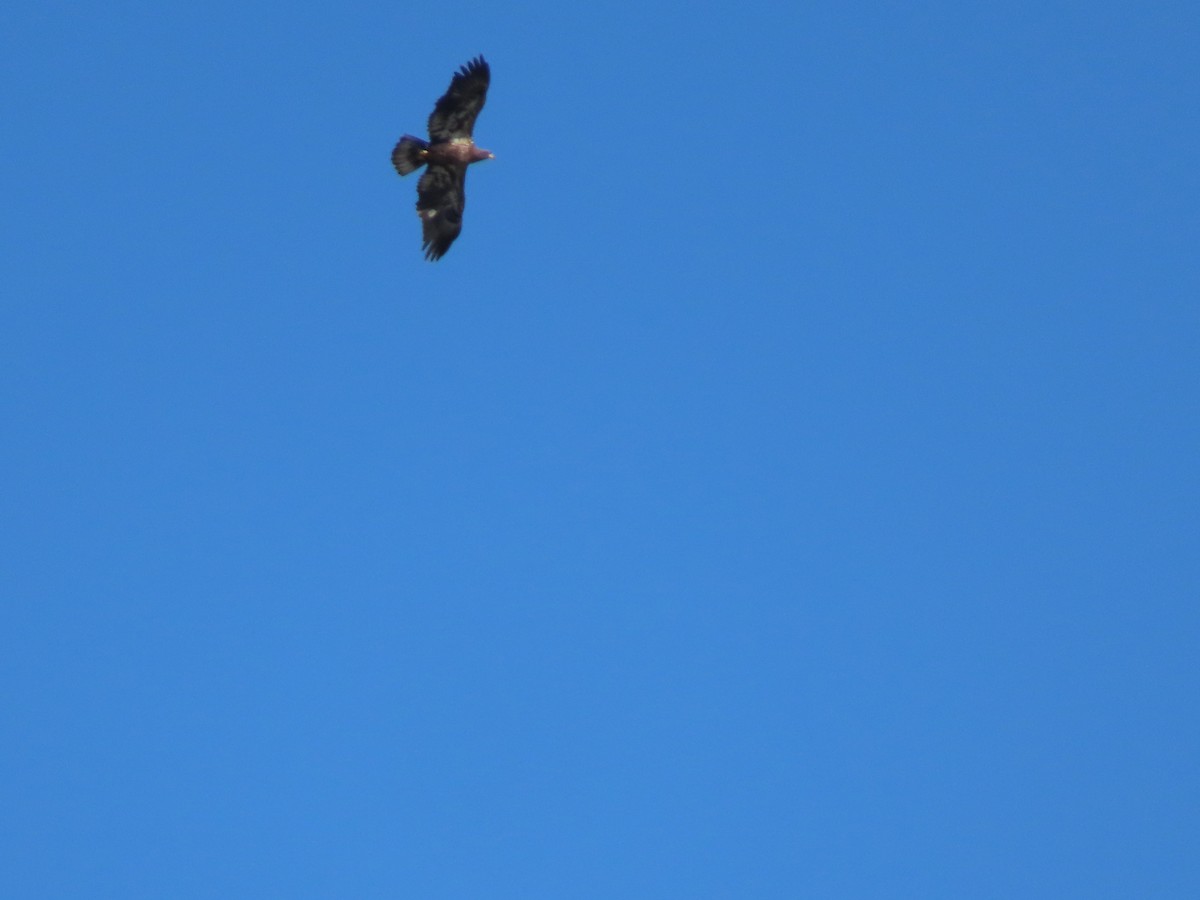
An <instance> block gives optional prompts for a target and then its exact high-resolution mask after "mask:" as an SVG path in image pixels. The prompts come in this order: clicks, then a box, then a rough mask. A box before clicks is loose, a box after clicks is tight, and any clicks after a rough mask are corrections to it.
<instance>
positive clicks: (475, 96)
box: [429, 56, 492, 143]
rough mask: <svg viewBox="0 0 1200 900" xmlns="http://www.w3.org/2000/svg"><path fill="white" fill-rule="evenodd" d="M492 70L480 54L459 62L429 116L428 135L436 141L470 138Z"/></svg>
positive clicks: (485, 94) (485, 97) (484, 98)
mask: <svg viewBox="0 0 1200 900" xmlns="http://www.w3.org/2000/svg"><path fill="white" fill-rule="evenodd" d="M491 80H492V70H491V68H490V67H489V66H488V64H487V62H486V61H485V60H484V58H483V57H482V56H477V57H475V58H474V59H473V60H471V61H470V62H469V63H467V64H466V65H465V66H462V67H461V68H460V69H459V70H458V71H457V72H456V73H455V74H454V77H453V78H452V79H451V80H450V89H449V90H448V91H446V93H445V94H443V95H442V96H441V98H440V99H439V100H438V102H437V105H436V106H435V107H434V108H433V112H432V113H431V114H430V116H429V138H430V140H432V141H434V142H435V143H436V142H439V141H452V140H456V139H458V138H469V137H470V136H471V132H473V131H474V130H475V119H476V117H477V116H478V115H479V111H480V110H481V109H483V104H484V101H485V100H487V90H488V85H489V84H490V83H491Z"/></svg>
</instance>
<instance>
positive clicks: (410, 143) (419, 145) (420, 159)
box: [392, 134, 429, 175]
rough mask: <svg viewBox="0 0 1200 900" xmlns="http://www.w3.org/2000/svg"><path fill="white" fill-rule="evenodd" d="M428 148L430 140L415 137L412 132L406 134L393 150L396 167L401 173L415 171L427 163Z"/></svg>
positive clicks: (393, 163) (405, 173)
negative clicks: (426, 152)
mask: <svg viewBox="0 0 1200 900" xmlns="http://www.w3.org/2000/svg"><path fill="white" fill-rule="evenodd" d="M428 148H429V142H428V141H423V140H421V139H420V138H418V137H413V136H412V135H411V134H406V135H404V137H402V138H400V143H398V144H397V145H396V149H395V150H393V151H392V165H393V166H395V167H396V171H397V172H399V173H400V174H401V175H407V174H408V173H409V172H415V171H417V169H419V168H421V166H423V165H425V151H426V150H427V149H428Z"/></svg>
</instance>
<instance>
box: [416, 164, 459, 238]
mask: <svg viewBox="0 0 1200 900" xmlns="http://www.w3.org/2000/svg"><path fill="white" fill-rule="evenodd" d="M466 180H467V167H466V166H453V167H451V166H438V165H431V166H429V168H427V169H426V170H425V173H424V174H423V175H422V176H421V180H420V181H419V182H417V215H419V216H420V217H421V237H422V239H423V243H422V244H421V249H422V250H424V251H425V258H426V259H430V260H432V259H440V258H441V257H442V255H443V254H444V253H445V252H446V251H447V250H449V249H450V245H451V244H453V243H454V239H455V238H456V237H458V233H459V232H460V231H462V217H463V210H464V209H465V208H466V205H467V193H466V190H465V185H466Z"/></svg>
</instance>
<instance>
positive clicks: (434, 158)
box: [392, 56, 495, 260]
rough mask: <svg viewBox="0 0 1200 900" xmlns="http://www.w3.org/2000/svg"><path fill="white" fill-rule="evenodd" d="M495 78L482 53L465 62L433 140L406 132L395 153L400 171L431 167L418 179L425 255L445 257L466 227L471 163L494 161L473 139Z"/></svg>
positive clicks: (437, 112) (443, 102)
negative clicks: (469, 167) (467, 179)
mask: <svg viewBox="0 0 1200 900" xmlns="http://www.w3.org/2000/svg"><path fill="white" fill-rule="evenodd" d="M491 78H492V71H491V69H490V68H489V67H488V64H487V63H486V62H485V61H484V58H483V57H482V56H477V57H475V58H474V59H473V60H471V61H470V62H469V63H467V64H466V65H464V66H462V67H461V68H460V69H459V70H458V71H457V72H455V73H454V77H453V78H452V79H451V80H450V89H449V90H447V91H446V93H445V94H444V95H443V96H442V97H441V99H440V100H438V102H437V105H436V106H435V107H434V108H433V112H432V113H431V114H430V116H429V140H427V141H424V140H421V138H419V137H413V136H412V135H411V134H406V135H404V136H403V137H402V138H400V143H398V144H396V148H395V149H394V150H393V151H392V165H393V166H395V167H396V171H397V172H399V173H400V174H401V175H407V174H409V173H410V172H415V171H416V170H417V169H419V168H421V166H425V167H426V168H425V174H423V175H422V176H421V180H420V181H418V182H417V215H418V216H420V217H421V236H422V239H423V243H422V244H421V249H422V250H424V251H425V258H426V259H429V260H434V259H441V258H442V256H443V255H444V254H445V252H446V251H447V250H449V249H450V245H451V244H453V243H454V239H455V238H456V237H458V233H459V232H460V231H462V215H463V209H464V208H465V207H466V205H467V198H466V192H465V189H464V187H465V183H466V178H467V166H469V165H470V164H471V163H477V162H480V161H482V160H485V159H495V157H494V156H493V155H492V153H491V152H490V151H488V150H484V149H483V148H481V147H476V146H475V141H474V140H472V139H471V132H472V131H473V130H474V128H475V118H476V116H478V115H479V111H480V110H481V109H483V103H484V101H485V100H486V99H487V89H488V84H489V83H490V82H491Z"/></svg>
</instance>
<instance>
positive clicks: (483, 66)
mask: <svg viewBox="0 0 1200 900" xmlns="http://www.w3.org/2000/svg"><path fill="white" fill-rule="evenodd" d="M491 72H492V69H491V66H489V65H488V64H487V60H486V59H484V58H483V54H482V53H481V54H479V55H478V56H477V57H475V58H474V59H472V60H471V61H469V62H468V63H467V64H466V65H464V66H460V67H459V70H458V74H459V75H463V76H467V75H475V74H479V73H482V74H486V75H490V74H491Z"/></svg>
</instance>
